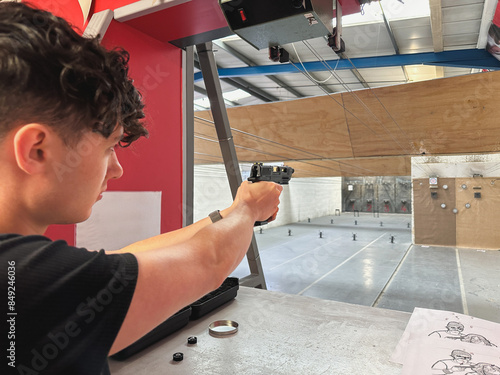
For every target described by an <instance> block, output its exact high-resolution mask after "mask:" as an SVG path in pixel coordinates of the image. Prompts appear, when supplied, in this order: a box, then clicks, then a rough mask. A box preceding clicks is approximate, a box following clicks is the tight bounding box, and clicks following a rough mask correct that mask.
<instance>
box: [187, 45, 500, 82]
mask: <svg viewBox="0 0 500 375" xmlns="http://www.w3.org/2000/svg"><path fill="white" fill-rule="evenodd" d="M417 64H423V65H439V66H450V67H457V68H458V67H460V68H477V69H491V70H500V61H498V60H497V59H495V58H494V57H493V56H492V55H491V54H490V53H489V52H487V51H486V50H484V49H464V50H456V51H444V52H437V53H435V52H425V53H410V54H405V55H389V56H376V57H360V58H353V59H350V60H344V59H341V60H327V61H326V63H325V62H321V61H312V62H305V63H304V67H305V69H306V70H307V71H308V72H320V71H326V70H329V68H328V67H330V69H332V70H333V69H334V68H335V67H336V68H335V69H336V70H345V69H353V68H356V69H365V68H385V67H391V66H404V65H417ZM325 65H326V66H325ZM297 68H298V69H300V70H301V71H302V70H303V68H302V66H301V65H300V64H295V66H294V65H292V64H271V65H261V66H249V67H242V68H222V69H219V70H218V72H219V77H221V78H223V77H225V78H228V77H243V76H252V75H274V74H285V73H299V70H298V69H297ZM202 77H203V76H202V74H201V72H198V73H195V75H194V80H195V81H199V80H201V79H202Z"/></svg>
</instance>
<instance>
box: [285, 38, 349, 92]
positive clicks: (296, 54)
mask: <svg viewBox="0 0 500 375" xmlns="http://www.w3.org/2000/svg"><path fill="white" fill-rule="evenodd" d="M292 47H293V50H294V51H295V56H297V59H298V60H299V62H300V65H302V69H304V72H305V73H306V74H307V75H308V76H309V78H311V79H312V80H313V81H314V82H316V83H319V84H323V83H326V82H328V81H329V80H330V79H331V78H333V77H334V76H333V74H332V72H330V77H328V78H327V79H325V80H323V81H318V80H317V79H316V78H314V77H313V76H312V75H310V74H309V72H308V71H307V69H306V67H305V66H304V64H303V63H302V60H301V59H300V56H299V54H298V52H297V49H296V48H295V43H292ZM339 61H340V59H338V60H337V65H338V64H339ZM337 65H336V66H335V69H337Z"/></svg>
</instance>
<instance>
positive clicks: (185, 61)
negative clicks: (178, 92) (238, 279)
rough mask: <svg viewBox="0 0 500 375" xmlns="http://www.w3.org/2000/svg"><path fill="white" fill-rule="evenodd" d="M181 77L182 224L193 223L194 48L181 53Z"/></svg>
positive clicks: (188, 48)
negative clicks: (182, 73)
mask: <svg viewBox="0 0 500 375" xmlns="http://www.w3.org/2000/svg"><path fill="white" fill-rule="evenodd" d="M182 65H183V71H184V77H183V86H184V87H183V89H184V90H183V92H184V94H183V95H184V97H183V102H184V104H185V105H184V106H183V121H182V122H183V134H182V142H183V147H182V159H183V160H182V165H183V169H184V170H183V172H182V200H183V202H182V208H183V212H182V226H183V227H186V226H188V225H191V224H193V206H194V204H193V201H194V197H193V190H194V104H193V103H194V77H193V74H194V48H193V47H187V48H186V51H185V52H183V54H182Z"/></svg>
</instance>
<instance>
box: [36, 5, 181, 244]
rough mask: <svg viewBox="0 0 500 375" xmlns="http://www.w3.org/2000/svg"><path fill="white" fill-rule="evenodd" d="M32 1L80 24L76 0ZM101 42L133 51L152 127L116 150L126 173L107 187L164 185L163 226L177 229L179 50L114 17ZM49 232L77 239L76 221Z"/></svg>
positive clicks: (135, 75)
mask: <svg viewBox="0 0 500 375" xmlns="http://www.w3.org/2000/svg"><path fill="white" fill-rule="evenodd" d="M128 2H133V1H128ZM31 3H32V4H35V5H38V6H41V7H43V8H45V9H47V10H50V11H54V13H56V14H58V13H59V15H62V16H64V15H66V14H68V15H73V16H72V17H73V24H76V22H75V21H74V20H75V19H77V18H78V17H77V16H75V15H78V11H79V12H80V15H81V10H80V7H79V4H78V1H77V0H74V1H73V0H58V1H44V0H35V1H31ZM116 3H118V2H116ZM125 3H127V1H126V0H123V1H120V2H119V5H120V6H121V5H124V4H125ZM94 6H95V5H94ZM71 10H72V11H71ZM81 22H82V23H83V16H81ZM103 44H104V45H105V46H106V47H108V48H111V47H115V46H120V47H123V48H125V49H126V50H127V51H129V53H130V75H131V77H132V78H133V79H134V83H135V85H136V86H137V87H138V88H139V90H140V91H141V93H142V94H143V97H144V101H145V104H146V109H145V111H146V123H147V127H148V130H149V133H150V137H149V138H148V139H141V140H139V141H137V142H135V143H134V144H132V146H130V147H128V148H126V149H122V150H118V157H119V160H120V162H121V164H122V166H123V169H124V174H123V176H122V178H120V179H119V180H116V181H112V182H109V184H108V191H161V192H162V210H161V212H162V214H161V231H162V232H167V231H171V230H174V229H178V228H180V227H181V226H182V55H181V50H179V49H178V48H176V47H174V46H172V45H170V44H165V43H163V42H160V41H158V40H156V39H154V38H152V37H150V36H148V35H145V34H143V33H141V32H139V31H137V30H136V29H134V28H132V27H131V26H128V25H126V24H122V23H119V22H116V21H113V22H112V23H111V25H110V27H109V28H108V31H107V32H106V35H105V37H104V39H103ZM123 204H125V205H126V204H127V202H123ZM46 235H47V236H49V237H50V238H53V239H64V240H66V241H68V243H70V244H74V243H75V226H74V225H65V226H62V225H54V226H51V227H50V228H49V230H48V231H47V232H46Z"/></svg>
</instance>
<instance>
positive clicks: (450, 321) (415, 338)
mask: <svg viewBox="0 0 500 375" xmlns="http://www.w3.org/2000/svg"><path fill="white" fill-rule="evenodd" d="M417 344H418V345H417ZM462 344H463V345H465V344H467V345H472V346H473V347H476V349H475V352H476V353H483V350H484V351H485V352H489V353H490V352H497V353H500V348H499V347H500V324H498V323H493V322H490V321H487V320H484V319H479V318H474V317H472V316H468V315H463V314H458V313H454V312H450V311H441V310H429V309H421V308H415V310H414V311H413V314H412V316H411V318H410V321H409V322H408V325H407V327H406V330H405V332H404V334H403V336H402V337H401V340H400V341H399V344H398V346H397V347H396V349H395V351H394V353H393V356H392V358H391V361H393V362H396V363H401V364H405V363H407V362H408V361H407V357H408V356H409V355H411V353H413V352H414V349H415V347H416V346H422V345H423V346H424V347H427V348H428V350H430V351H432V348H434V347H443V348H446V350H447V349H448V348H452V347H453V345H457V347H458V346H460V345H462ZM450 345H451V346H450ZM410 347H411V348H412V350H409V348H410ZM488 348H489V349H492V351H487V350H486V349H488ZM443 350H444V349H443ZM451 350H454V349H451ZM448 354H450V353H448ZM438 373H439V372H438ZM471 374H475V372H472V373H471ZM479 374H481V372H480V373H479ZM495 375H496V373H495ZM498 375H500V372H499V373H498Z"/></svg>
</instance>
